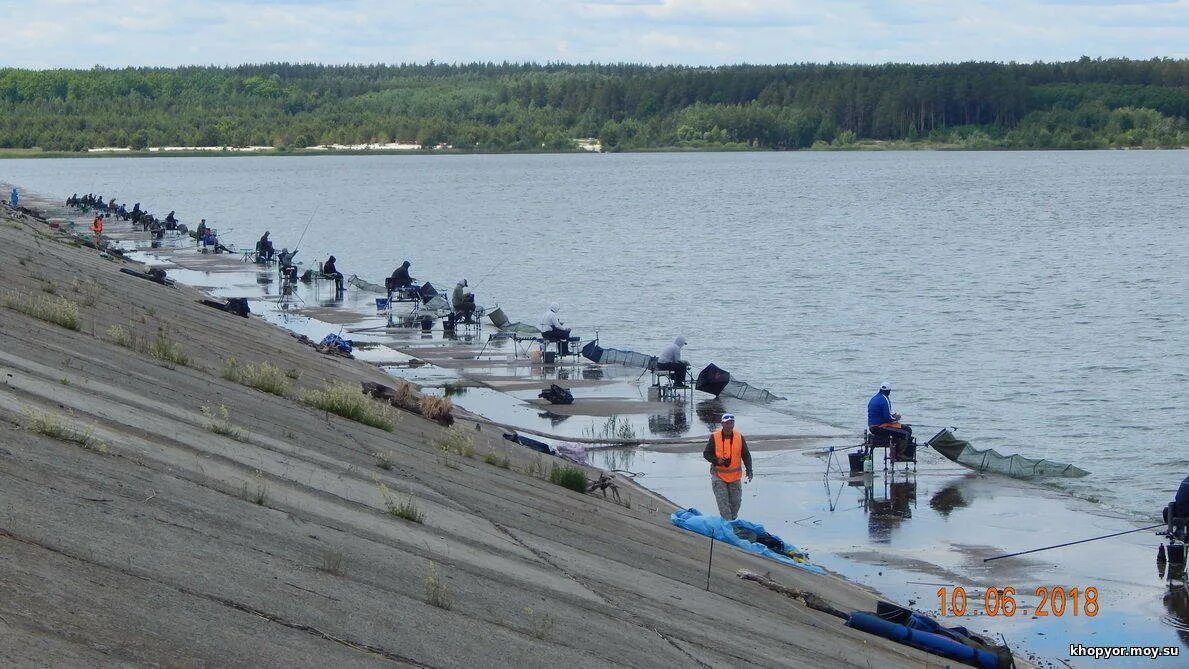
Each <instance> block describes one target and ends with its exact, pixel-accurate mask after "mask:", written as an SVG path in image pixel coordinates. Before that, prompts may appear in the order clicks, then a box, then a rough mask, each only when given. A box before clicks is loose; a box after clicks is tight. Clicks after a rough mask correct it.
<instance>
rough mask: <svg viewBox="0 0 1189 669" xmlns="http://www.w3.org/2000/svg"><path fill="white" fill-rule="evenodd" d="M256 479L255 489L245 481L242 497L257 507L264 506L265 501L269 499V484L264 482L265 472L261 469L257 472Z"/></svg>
mask: <svg viewBox="0 0 1189 669" xmlns="http://www.w3.org/2000/svg"><path fill="white" fill-rule="evenodd" d="M255 478H256V485H255V489H253V488H252V487H251V486H250V485H249V483H248V482H247V481H244V484H243V486H242V487H241V488H240V496H241V497H243V498H244V499H245V500H247V501H249V502H251V503H253V504H256V505H257V506H264V502H265V500H267V499H268V482H267V481H265V480H264V472H262V471H260V470H259V469H257V470H256V475H255Z"/></svg>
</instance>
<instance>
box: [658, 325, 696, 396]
mask: <svg viewBox="0 0 1189 669" xmlns="http://www.w3.org/2000/svg"><path fill="white" fill-rule="evenodd" d="M683 346H685V337H681V336H678V337H677V338H676V339H674V340H673V343H672V344H669V345H668V346H666V347H665V348H664V349H662V350H661V354H660V355H659V356H657V359H656V368H657V370H659V371H663V372H673V381H674V386H673V387H674V388H684V387H685V375H686V373H687V372H688V371H689V363H688V362H686V361H684V360H682V359H681V348H682V347H683Z"/></svg>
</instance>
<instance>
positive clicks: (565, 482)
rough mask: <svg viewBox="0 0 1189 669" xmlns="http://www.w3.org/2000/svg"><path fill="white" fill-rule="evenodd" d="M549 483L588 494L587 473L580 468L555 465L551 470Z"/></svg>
mask: <svg viewBox="0 0 1189 669" xmlns="http://www.w3.org/2000/svg"><path fill="white" fill-rule="evenodd" d="M549 482H550V483H556V484H557V485H559V486H561V487H563V488H569V489H570V490H573V491H575V492H580V493H583V494H585V493H586V485H587V483H586V472H585V471H583V470H581V469H579V468H578V467H571V466H569V465H562V466H560V467H559V466H557V465H553V467H552V468H551V469H550V470H549Z"/></svg>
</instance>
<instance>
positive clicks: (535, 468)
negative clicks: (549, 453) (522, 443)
mask: <svg viewBox="0 0 1189 669" xmlns="http://www.w3.org/2000/svg"><path fill="white" fill-rule="evenodd" d="M524 473H525V474H528V475H529V476H535V477H537V478H541V477H543V476H544V475H545V461H544V460H542V459H541V456H540V455H533V459H532V460H530V461H529V463H528V466H527V467H525V468H524Z"/></svg>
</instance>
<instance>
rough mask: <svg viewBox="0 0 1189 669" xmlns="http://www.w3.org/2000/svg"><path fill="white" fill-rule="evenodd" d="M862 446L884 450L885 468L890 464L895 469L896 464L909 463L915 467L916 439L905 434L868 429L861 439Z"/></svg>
mask: <svg viewBox="0 0 1189 669" xmlns="http://www.w3.org/2000/svg"><path fill="white" fill-rule="evenodd" d="M863 446H864V447H865V448H868V449H876V448H883V449H886V450H885V451H884V461H885V466H886V465H887V464H888V463H891V465H892V466H893V467H895V466H896V463H898V462H911V463H912V464H913V465H914V466H915V465H916V462H917V442H916V439H914V438H913V437H912V436H910V435H907V434H903V433H897V432H892V431H886V430H878V431H876V430H875V429H874V428H868V430H867V432H866V433H865V435H864V438H863Z"/></svg>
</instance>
